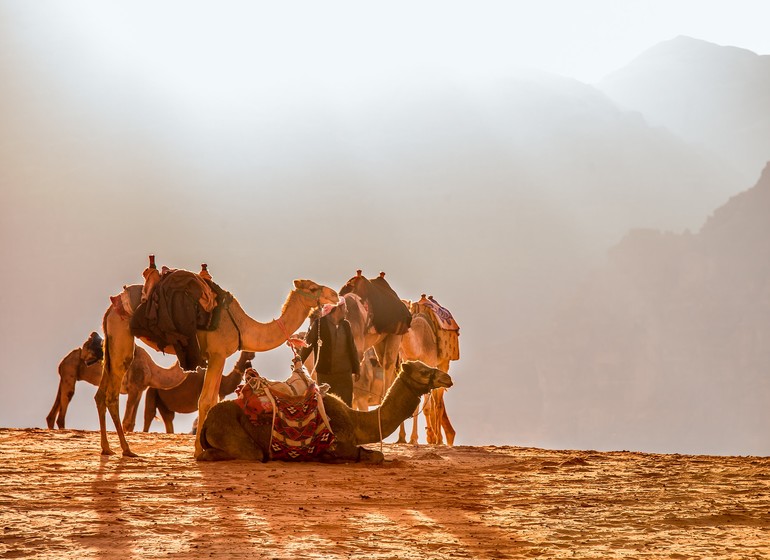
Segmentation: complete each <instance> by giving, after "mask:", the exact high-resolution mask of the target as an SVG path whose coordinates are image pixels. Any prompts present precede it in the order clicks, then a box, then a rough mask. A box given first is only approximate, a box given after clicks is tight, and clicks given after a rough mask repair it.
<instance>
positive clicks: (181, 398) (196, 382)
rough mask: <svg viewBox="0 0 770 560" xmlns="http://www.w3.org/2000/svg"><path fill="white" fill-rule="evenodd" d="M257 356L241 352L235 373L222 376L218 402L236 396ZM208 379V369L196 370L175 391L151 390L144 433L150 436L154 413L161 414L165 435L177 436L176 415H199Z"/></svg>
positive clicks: (147, 398) (149, 390)
mask: <svg viewBox="0 0 770 560" xmlns="http://www.w3.org/2000/svg"><path fill="white" fill-rule="evenodd" d="M252 358H254V352H241V355H240V356H239V357H238V361H237V362H236V364H235V366H233V370H232V371H231V372H230V373H228V374H227V375H223V376H222V382H221V383H220V385H219V400H222V399H224V398H225V397H226V396H227V395H229V394H230V393H232V392H234V391H235V389H236V388H237V387H238V385H240V383H241V381H242V380H243V372H244V371H246V369H248V368H250V367H251V361H250V360H251V359H252ZM205 375H206V370H205V368H201V367H199V368H197V369H196V370H195V371H191V372H188V375H187V377H186V378H185V380H184V381H182V383H180V384H179V385H177V386H176V387H174V388H172V389H156V388H154V387H150V388H149V389H147V394H146V395H145V397H144V429H143V431H145V432H149V431H150V425H151V424H152V421H153V420H154V419H155V412H156V411H157V412H159V413H160V416H161V418H162V419H163V423H164V424H165V426H166V433H168V434H173V433H174V415H175V414H176V413H177V412H179V413H182V414H189V413H191V412H197V410H198V398H199V397H200V394H201V390H202V389H203V380H204V378H205Z"/></svg>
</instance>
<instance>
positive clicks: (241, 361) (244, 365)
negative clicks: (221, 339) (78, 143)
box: [233, 350, 256, 373]
mask: <svg viewBox="0 0 770 560" xmlns="http://www.w3.org/2000/svg"><path fill="white" fill-rule="evenodd" d="M254 356H256V354H255V353H254V352H247V351H245V350H244V351H242V352H241V355H240V356H238V361H237V362H236V363H235V367H233V369H234V370H236V371H239V372H241V373H243V372H244V371H246V370H247V369H249V368H250V367H251V360H253V359H254Z"/></svg>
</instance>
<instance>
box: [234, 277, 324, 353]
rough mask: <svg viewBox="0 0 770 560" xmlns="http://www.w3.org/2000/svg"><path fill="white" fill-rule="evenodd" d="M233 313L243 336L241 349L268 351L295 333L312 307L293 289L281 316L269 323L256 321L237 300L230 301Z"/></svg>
mask: <svg viewBox="0 0 770 560" xmlns="http://www.w3.org/2000/svg"><path fill="white" fill-rule="evenodd" d="M230 307H231V315H232V318H233V321H234V322H235V324H236V326H237V327H238V330H239V331H240V336H241V350H250V351H252V352H266V351H267V350H272V349H273V348H277V347H278V346H280V345H281V344H283V343H284V342H286V340H288V338H289V337H290V336H291V335H292V334H294V332H296V331H297V329H299V328H300V327H301V326H302V323H304V322H305V319H307V316H308V313H309V312H310V307H309V306H308V304H307V303H306V301H305V298H304V297H302V296H301V295H300V294H298V293H297V291H296V290H292V291H291V292H290V293H289V296H288V297H287V298H286V302H285V303H284V304H283V308H282V309H281V316H280V317H279V318H278V319H273V320H272V321H270V322H268V323H260V322H259V321H255V320H254V319H252V318H251V317H249V316H248V315H246V313H245V312H244V311H243V308H241V306H240V304H239V303H238V302H237V300H235V299H234V300H233V301H232V302H231V303H230Z"/></svg>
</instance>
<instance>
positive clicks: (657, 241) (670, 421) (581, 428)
mask: <svg viewBox="0 0 770 560" xmlns="http://www.w3.org/2000/svg"><path fill="white" fill-rule="evenodd" d="M769 211H770V164H768V165H767V166H766V167H765V169H764V172H763V173H762V175H761V177H760V179H759V181H758V182H757V184H756V185H755V186H754V187H752V188H751V189H749V190H747V191H745V192H742V193H740V194H739V195H736V196H734V197H732V198H731V199H730V200H729V201H728V202H727V203H726V204H724V205H723V206H721V207H720V208H718V209H717V210H716V211H715V212H714V213H713V215H712V216H711V217H710V218H709V219H708V220H707V221H706V223H705V224H704V226H703V227H702V228H701V230H700V231H699V232H698V233H696V234H691V233H681V234H674V233H666V232H660V231H656V230H635V231H632V232H630V233H629V234H628V235H627V236H626V237H625V238H624V239H623V240H622V241H621V242H620V243H619V244H618V245H617V246H615V247H614V248H613V249H612V250H611V251H610V255H609V259H608V262H607V264H606V265H605V266H604V267H602V268H601V269H599V270H597V272H596V273H595V274H594V275H593V276H592V277H591V278H590V280H589V281H588V282H586V283H585V284H584V285H583V286H582V287H581V288H580V289H578V290H576V292H575V293H574V295H573V297H572V298H571V299H570V301H569V302H568V303H566V304H565V305H564V306H563V307H562V308H561V309H560V310H559V311H558V312H557V313H556V314H555V315H554V316H553V320H552V323H551V326H550V327H549V328H546V329H544V330H543V331H542V332H541V333H540V336H539V338H538V340H537V345H530V348H532V350H530V351H529V357H528V358H527V359H523V362H527V361H528V362H529V363H530V364H531V365H532V366H533V367H534V366H536V367H537V371H538V372H539V379H540V387H541V390H542V399H543V401H544V402H545V403H548V407H547V410H545V411H544V413H543V416H544V417H546V418H548V419H549V420H548V425H547V426H545V427H544V432H545V433H547V434H548V436H547V437H549V438H555V439H556V440H559V441H573V442H579V444H581V445H586V446H590V445H592V444H594V445H595V444H596V442H598V441H601V442H605V444H606V443H608V442H614V443H615V444H616V445H626V446H631V447H633V448H648V449H650V448H652V449H659V450H668V451H674V450H679V451H689V452H705V453H709V452H710V453H719V452H721V453H731V452H732V453H738V452H739V450H743V451H741V452H743V453H745V452H746V450H749V453H756V454H767V453H768V452H770V441H768V439H767V438H766V437H765V435H764V433H763V431H762V429H761V426H762V425H763V423H766V419H767V402H768V401H769V400H770V380H768V377H767V368H768V364H770V247H769V246H768V243H767V240H768V239H769V238H770V221H768V220H767V215H768V212H769ZM520 350H521V351H522V352H527V350H526V349H524V348H522V349H520ZM683 442H686V443H683Z"/></svg>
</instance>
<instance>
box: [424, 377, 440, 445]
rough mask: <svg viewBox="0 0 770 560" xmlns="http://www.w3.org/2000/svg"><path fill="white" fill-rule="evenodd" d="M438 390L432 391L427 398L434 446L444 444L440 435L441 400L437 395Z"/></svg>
mask: <svg viewBox="0 0 770 560" xmlns="http://www.w3.org/2000/svg"><path fill="white" fill-rule="evenodd" d="M438 391H439V389H433V390H432V391H431V392H430V393H428V396H429V397H430V404H431V411H430V418H429V420H428V421H429V422H430V426H431V431H432V432H433V439H434V443H435V444H436V445H443V444H444V435H443V434H442V433H441V423H440V418H441V404H440V402H441V398H440V395H439V393H438Z"/></svg>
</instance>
